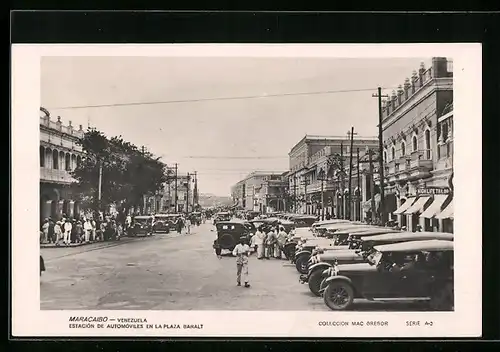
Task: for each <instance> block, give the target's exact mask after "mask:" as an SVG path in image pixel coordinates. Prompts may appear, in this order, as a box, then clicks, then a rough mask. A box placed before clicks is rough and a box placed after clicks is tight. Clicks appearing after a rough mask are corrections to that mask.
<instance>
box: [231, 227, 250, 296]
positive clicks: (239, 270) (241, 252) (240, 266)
mask: <svg viewBox="0 0 500 352" xmlns="http://www.w3.org/2000/svg"><path fill="white" fill-rule="evenodd" d="M233 255H234V256H235V257H236V283H237V286H241V278H242V276H243V282H244V283H245V287H250V284H249V283H248V256H249V255H250V247H249V246H248V244H247V243H246V237H245V236H242V237H240V241H239V243H238V244H237V245H236V247H234V249H233Z"/></svg>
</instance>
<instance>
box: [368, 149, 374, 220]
mask: <svg viewBox="0 0 500 352" xmlns="http://www.w3.org/2000/svg"><path fill="white" fill-rule="evenodd" d="M372 153H373V151H372V150H371V149H370V150H368V163H369V164H370V168H369V174H370V191H371V192H370V193H371V208H372V211H371V214H372V222H375V180H374V179H373V160H372Z"/></svg>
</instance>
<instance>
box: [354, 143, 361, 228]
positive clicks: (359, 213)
mask: <svg viewBox="0 0 500 352" xmlns="http://www.w3.org/2000/svg"><path fill="white" fill-rule="evenodd" d="M356 160H357V164H358V166H357V167H356V173H357V175H356V179H357V181H358V187H357V188H358V193H359V196H358V199H356V204H357V206H356V213H357V216H356V219H355V220H361V206H360V205H361V199H360V197H361V183H360V182H361V180H360V179H359V148H357V149H356Z"/></svg>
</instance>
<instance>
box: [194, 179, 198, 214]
mask: <svg viewBox="0 0 500 352" xmlns="http://www.w3.org/2000/svg"><path fill="white" fill-rule="evenodd" d="M197 175H198V172H197V171H195V172H194V190H193V208H194V207H195V206H196V205H198V176H197Z"/></svg>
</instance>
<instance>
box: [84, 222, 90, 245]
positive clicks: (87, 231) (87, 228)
mask: <svg viewBox="0 0 500 352" xmlns="http://www.w3.org/2000/svg"><path fill="white" fill-rule="evenodd" d="M83 231H84V232H85V242H86V243H88V242H90V235H91V233H92V223H91V222H90V220H88V219H87V220H85V222H84V223H83Z"/></svg>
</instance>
